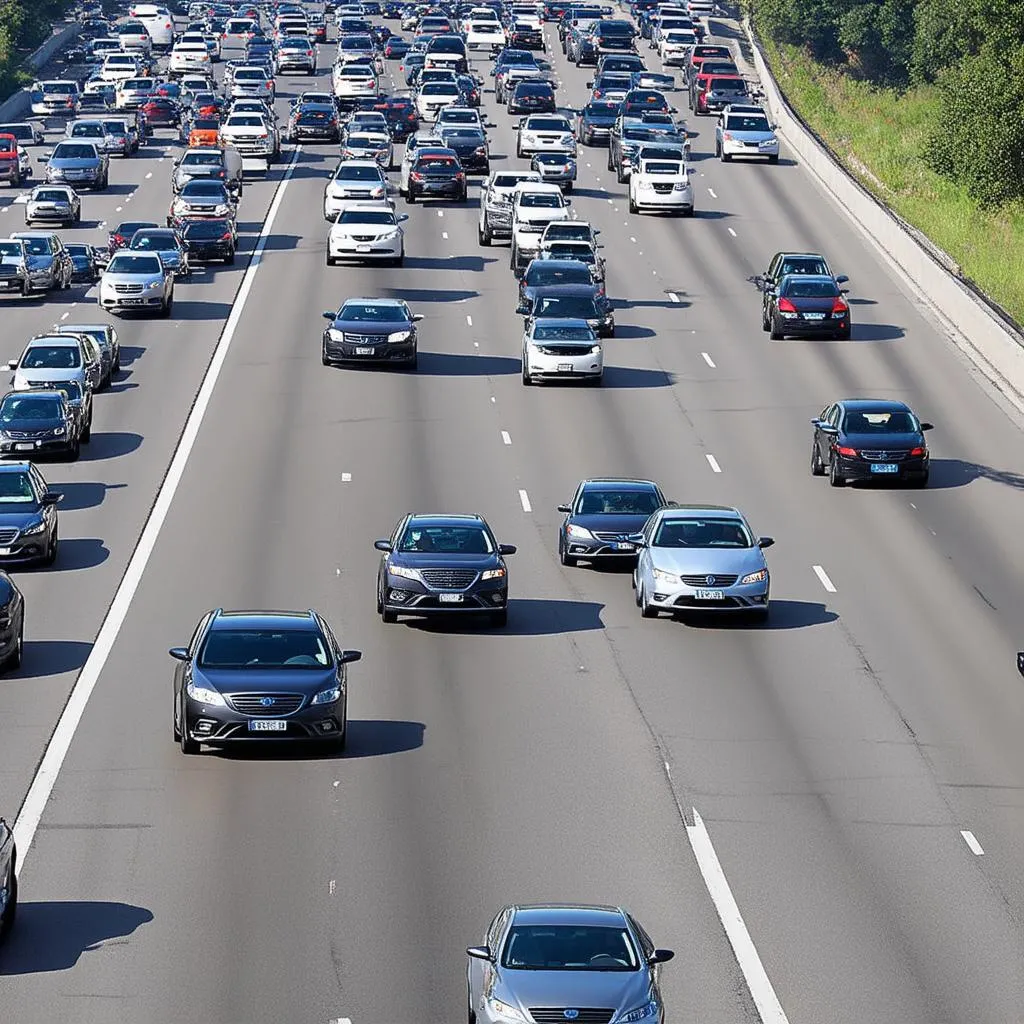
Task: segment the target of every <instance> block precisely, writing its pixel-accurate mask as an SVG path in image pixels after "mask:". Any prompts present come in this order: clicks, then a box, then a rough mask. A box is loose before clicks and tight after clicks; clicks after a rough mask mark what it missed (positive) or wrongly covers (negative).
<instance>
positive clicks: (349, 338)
mask: <svg viewBox="0 0 1024 1024" xmlns="http://www.w3.org/2000/svg"><path fill="white" fill-rule="evenodd" d="M342 337H343V338H344V339H345V342H346V343H347V344H349V345H379V344H380V343H381V342H382V341H383V340H384V335H383V334H348V333H346V334H343V335H342Z"/></svg>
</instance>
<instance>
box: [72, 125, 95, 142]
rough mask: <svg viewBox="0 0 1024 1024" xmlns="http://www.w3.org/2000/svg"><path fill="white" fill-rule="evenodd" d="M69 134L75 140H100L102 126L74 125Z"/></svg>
mask: <svg viewBox="0 0 1024 1024" xmlns="http://www.w3.org/2000/svg"><path fill="white" fill-rule="evenodd" d="M71 134H72V135H73V136H74V137H75V138H76V139H100V138H102V137H103V125H101V124H76V125H73V126H72V128H71Z"/></svg>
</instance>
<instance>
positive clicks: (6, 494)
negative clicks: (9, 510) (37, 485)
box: [0, 473, 36, 505]
mask: <svg viewBox="0 0 1024 1024" xmlns="http://www.w3.org/2000/svg"><path fill="white" fill-rule="evenodd" d="M0 504H3V505H35V504H36V496H35V492H34V491H33V490H32V481H31V480H29V477H28V473H0Z"/></svg>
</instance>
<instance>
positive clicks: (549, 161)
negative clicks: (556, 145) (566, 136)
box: [533, 153, 573, 167]
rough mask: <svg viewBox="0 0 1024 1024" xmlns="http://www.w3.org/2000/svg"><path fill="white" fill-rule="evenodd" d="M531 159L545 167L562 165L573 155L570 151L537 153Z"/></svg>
mask: <svg viewBox="0 0 1024 1024" xmlns="http://www.w3.org/2000/svg"><path fill="white" fill-rule="evenodd" d="M533 159H534V160H535V161H536V162H537V163H538V164H543V165H544V166H545V167H564V166H565V164H566V163H567V162H568V161H569V160H572V159H573V157H572V154H571V153H537V154H535V155H534V158H533Z"/></svg>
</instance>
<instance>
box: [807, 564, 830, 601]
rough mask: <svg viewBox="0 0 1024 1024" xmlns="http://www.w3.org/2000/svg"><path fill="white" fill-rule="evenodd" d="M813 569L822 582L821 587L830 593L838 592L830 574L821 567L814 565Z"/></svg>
mask: <svg viewBox="0 0 1024 1024" xmlns="http://www.w3.org/2000/svg"><path fill="white" fill-rule="evenodd" d="M811 568H812V569H813V570H814V575H815V576H817V577H818V579H819V580H821V585H822V586H823V587H824V588H825V589H826V590H827V591H828V592H829V593H830V594H834V593H835V592H836V585H835V584H834V583H833V582H832V581H831V580H830V579H829V578H828V573H827V572H825V570H824V569H822V567H821V566H820V565H812V566H811Z"/></svg>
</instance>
